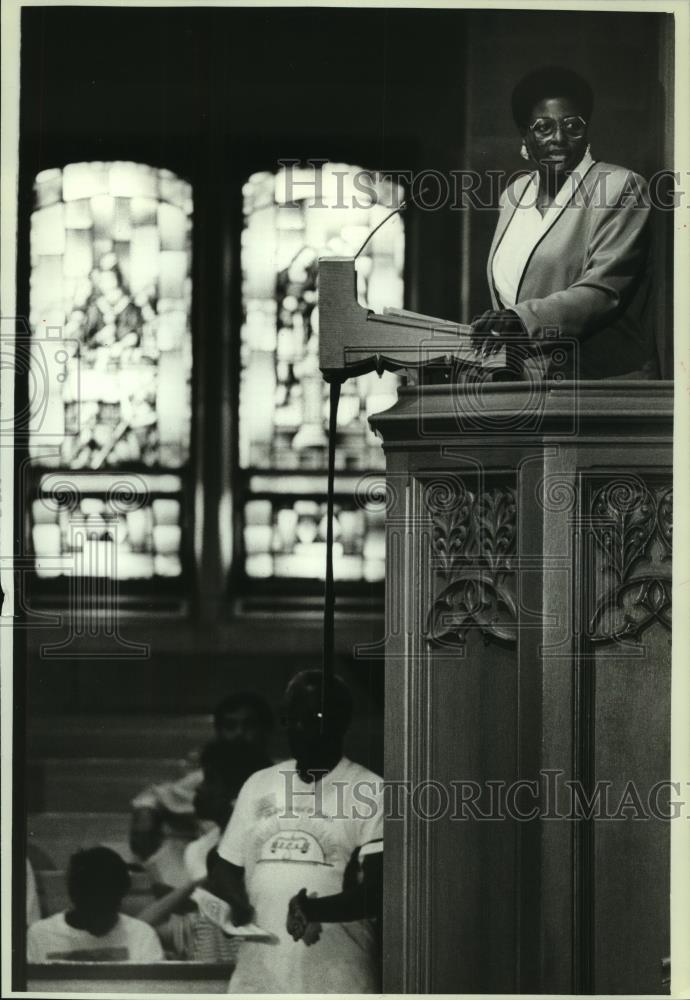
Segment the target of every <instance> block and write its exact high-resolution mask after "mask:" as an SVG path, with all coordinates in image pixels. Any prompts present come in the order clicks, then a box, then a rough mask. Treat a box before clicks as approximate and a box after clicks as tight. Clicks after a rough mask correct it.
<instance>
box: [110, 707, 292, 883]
mask: <svg viewBox="0 0 690 1000" xmlns="http://www.w3.org/2000/svg"><path fill="white" fill-rule="evenodd" d="M273 724H274V722H273V713H272V712H271V709H270V707H269V705H268V703H267V702H266V701H265V700H264V699H263V698H262V697H261V696H260V695H258V694H255V693H254V692H253V691H238V692H235V693H234V694H231V695H228V696H227V697H226V698H223V700H222V701H221V702H220V703H219V704H218V705H217V706H216V708H215V710H214V713H213V726H214V729H215V734H216V739H217V740H223V741H225V742H227V743H228V744H229V745H231V746H236V747H237V748H238V750H239V751H240V752H241V751H242V750H243V749H244V748H245V747H252V748H256V749H257V750H260V751H262V752H263V753H264V755H265V758H266V764H269V763H270V757H269V755H268V753H267V751H266V748H267V745H268V741H269V738H270V735H271V731H272V729H273ZM192 756H193V757H194V758H197V757H198V753H196V752H195V753H194V754H193V755H192ZM202 779H203V773H202V770H201V768H200V767H199V765H198V760H196V759H195V761H194V763H193V765H192V764H191V762H190V769H189V771H188V773H186V774H184V775H182V777H180V778H178V779H177V780H176V781H163V782H159V783H158V784H154V785H149V786H148V787H147V788H144V789H143V790H142V791H141V792H139V794H138V795H136V796H135V797H134V799H132V803H131V806H132V819H131V827H130V847H131V849H132V853H133V854H134V855H135V857H137V858H138V859H139V860H140V861H142V862H144V863H146V864H147V867H149V869H150V870H151V872H152V874H153V876H154V878H156V877H158V876H159V875H162V881H165V882H167V883H168V884H170V885H175V886H179V885H181V884H183V883H184V871H183V869H182V867H181V865H180V863H179V862H180V861H181V858H178V854H179V853H180V852H179V851H178V850H176V848H178V847H179V846H180V841H184V840H192V839H194V838H195V837H198V836H199V834H200V833H201V832H202V831H201V830H200V829H199V823H198V818H197V816H196V815H195V812H194V797H195V795H196V793H197V791H198V789H199V786H200V785H201V782H202ZM166 848H167V851H166ZM168 855H169V856H168ZM180 879H181V881H180Z"/></svg>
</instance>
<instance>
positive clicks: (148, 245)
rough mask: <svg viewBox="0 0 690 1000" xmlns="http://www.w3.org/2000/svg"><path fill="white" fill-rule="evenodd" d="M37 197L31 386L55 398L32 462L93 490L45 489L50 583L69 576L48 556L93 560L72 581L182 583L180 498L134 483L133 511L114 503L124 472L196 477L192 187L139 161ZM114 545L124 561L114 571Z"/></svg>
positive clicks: (40, 519)
mask: <svg viewBox="0 0 690 1000" xmlns="http://www.w3.org/2000/svg"><path fill="white" fill-rule="evenodd" d="M34 195H35V207H34V211H33V213H32V216H31V288H30V325H31V331H32V352H31V365H32V371H31V377H32V380H33V382H34V384H36V385H42V386H44V387H45V401H44V413H43V416H42V420H41V421H40V427H37V428H36V429H34V430H32V432H31V435H30V441H29V452H30V456H31V460H32V463H33V464H34V465H35V466H36V467H37V468H38V469H55V470H58V469H59V470H62V471H63V472H64V473H67V474H68V475H67V476H66V480H67V481H69V482H70V483H71V482H74V481H76V479H78V481H79V482H80V483H81V485H82V490H83V493H82V494H81V495H80V496H78V497H77V498H76V499H74V498H72V500H71V501H70V504H69V505H67V506H66V505H65V504H63V503H62V502H61V501H60V500H59V499H56V498H55V497H51V494H50V489H48V488H45V485H43V486H42V487H41V489H40V490H39V496H38V497H37V499H36V500H35V501H34V504H33V507H32V512H31V517H32V522H31V524H32V537H33V542H34V550H35V554H36V556H37V564H38V565H37V572H38V573H39V575H44V576H51V575H57V573H58V572H62V571H61V570H60V571H58V570H57V569H56V567H55V566H53V567H49V566H47V563H46V560H47V559H48V557H49V556H50V557H55V556H58V555H59V556H61V557H64V556H66V555H69V554H70V553H76V552H81V553H82V557H83V558H80V560H77V561H78V562H79V566H80V567H81V568H75V566H76V562H75V566H73V567H72V570H69V569H68V570H66V572H70V571H71V572H76V573H78V574H80V575H81V574H83V575H96V576H97V575H103V572H104V570H103V566H104V565H108V566H109V567H111V568H110V569H109V570H108V573H109V574H111V575H117V576H121V577H122V578H127V579H130V578H142V577H143V578H146V577H153V576H176V575H179V573H180V571H181V570H180V546H181V537H180V533H181V526H180V518H179V509H180V503H181V498H180V496H179V495H177V496H175V495H173V496H169V497H167V498H166V499H165V500H164V499H163V498H158V499H157V500H156V499H151V497H150V496H149V495H148V494H146V493H142V494H141V495H138V494H137V489H138V488H139V486H138V484H139V483H144V482H146V480H145V478H142V477H141V476H134V477H133V478H130V479H129V480H128V483H129V485H128V487H127V490H126V491H125V492H128V491H129V492H130V493H132V491H133V493H132V498H131V504H130V506H132V509H131V510H129V511H127V510H124V509H120V508H119V507H118V504H117V503H115V506H114V507H113V504H112V503H111V502H110V501H109V499H108V497H109V496H110V495H111V494H112V491H113V489H114V488H115V486H116V485H117V484H118V483H121V481H122V476H121V475H119V474H118V473H116V472H115V470H129V471H130V472H135V471H136V470H139V471H142V472H144V471H148V472H159V471H162V470H183V469H184V468H185V466H186V465H187V462H188V458H189V447H190V425H191V374H192V345H191V328H190V313H191V256H192V254H191V224H192V190H191V186H190V185H189V184H188V183H187V182H186V181H184V180H182V179H181V178H179V177H177V176H175V174H173V173H172V172H170V171H169V170H162V169H157V168H155V167H150V166H146V165H144V164H139V163H129V162H114V163H100V162H91V163H73V164H69V165H67V166H65V167H64V168H63V169H51V170H45V171H43V172H42V173H40V174H39V175H38V176H37V178H36V182H35V185H34ZM108 470H111V475H110V476H108V475H107V471H108ZM77 471H79V472H80V473H94V474H95V473H98V474H99V475H98V476H97V477H96V476H94V477H93V479H92V480H89V479H88V476H86V477H85V476H84V475H81V476H80V477H75V476H74V474H73V473H75V472H77ZM175 482H176V483H177V486H178V490H177V492H178V494H179V492H180V490H181V489H182V482H181V479H180V477H179V476H178V477H176V478H175ZM168 485H170V483H168ZM173 493H175V491H174V490H173ZM113 495H114V494H113ZM162 503H165V504H168V506H167V507H166V508H165V509H166V511H167V513H165V514H162V513H161V512H162V511H163V507H162V506H161V504H162ZM172 504H176V505H177V506H176V508H175V509H176V511H177V514H176V515H174V517H173V514H172V506H170V505H172ZM156 505H157V506H156ZM120 506H121V505H120ZM116 508H117V509H116ZM157 512H158V513H157ZM161 517H162V518H163V520H161ZM75 525H78V526H79V530H76V529H75ZM82 528H83V529H84V530H83V531H82ZM163 536H165V538H164V539H163ZM156 537H157V538H158V542H157V541H156ZM80 539H81V543H84V544H81V543H80V541H79V540H80ZM161 539H163V540H162V541H161ZM99 546H100V548H99ZM109 546H111V547H112V546H114V547H115V548H114V549H113V551H117V553H118V555H119V559H118V560H115V561H114V560H112V559H108V560H105V562H104V554H105V553H106V551H110V549H109V548H108V547H109ZM87 552H90V553H91V555H93V559H91V558H90V557H89V558H86V555H85V553H87ZM97 553H98V554H99V555H98V557H97V555H96V554H97ZM75 559H76V556H75ZM67 562H69V559H67ZM116 564H117V565H119V568H117V565H116ZM99 567H100V568H99Z"/></svg>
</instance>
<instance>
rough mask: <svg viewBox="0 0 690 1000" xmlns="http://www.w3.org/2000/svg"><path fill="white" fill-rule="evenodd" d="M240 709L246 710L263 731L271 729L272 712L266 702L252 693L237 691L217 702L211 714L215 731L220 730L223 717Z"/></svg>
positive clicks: (272, 722) (272, 724)
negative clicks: (251, 714)
mask: <svg viewBox="0 0 690 1000" xmlns="http://www.w3.org/2000/svg"><path fill="white" fill-rule="evenodd" d="M240 708H248V709H249V710H250V712H252V713H253V715H254V716H255V718H256V721H257V723H258V724H259V726H260V727H261V729H265V730H266V732H267V733H268V732H270V731H271V730H272V729H273V726H274V719H273V712H272V711H271V708H270V706H269V704H268V702H267V701H266V700H265V699H264V698H262V697H261V695H258V694H255V693H254V692H253V691H237V692H236V693H235V694H229V695H228V696H227V697H226V698H223V700H222V701H220V702H218V704H217V705H216V707H215V709H214V712H213V724H214V725H215V727H216V729H220V726H221V723H222V721H223V718H224V716H226V715H230V713H231V712H236V711H237V710H238V709H240Z"/></svg>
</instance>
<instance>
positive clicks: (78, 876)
mask: <svg viewBox="0 0 690 1000" xmlns="http://www.w3.org/2000/svg"><path fill="white" fill-rule="evenodd" d="M129 887H130V877H129V869H128V868H127V865H126V864H125V862H124V861H123V860H122V858H121V857H120V855H119V854H117V853H116V852H115V851H112V850H111V849H110V848H109V847H103V846H99V847H89V848H86V849H84V850H81V851H77V852H76V853H75V854H73V855H72V857H71V858H70V860H69V867H68V869H67V891H68V893H69V897H70V899H71V900H72V902H73V903H74V905H75V906H76V907H77V908H78V909H90V910H97V911H98V910H106V911H107V910H111V909H119V906H120V903H121V902H122V900H123V898H124V897H125V895H126V894H127V891H128V890H129Z"/></svg>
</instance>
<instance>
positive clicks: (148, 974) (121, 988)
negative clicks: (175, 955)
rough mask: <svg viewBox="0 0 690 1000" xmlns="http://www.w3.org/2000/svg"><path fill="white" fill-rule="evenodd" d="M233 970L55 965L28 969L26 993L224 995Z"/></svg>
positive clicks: (221, 966)
mask: <svg viewBox="0 0 690 1000" xmlns="http://www.w3.org/2000/svg"><path fill="white" fill-rule="evenodd" d="M232 970H233V966H232V965H230V964H227V963H221V962H218V963H207V962H161V963H160V964H156V965H135V964H131V965H130V964H129V963H124V962H122V963H117V962H83V963H81V962H79V963H77V962H59V963H54V964H51V965H29V966H28V968H27V993H28V995H29V996H35V995H36V994H42V993H53V994H55V995H57V996H68V995H69V994H71V993H95V994H97V995H100V996H107V995H108V994H110V993H140V994H143V995H145V996H148V995H149V994H155V993H167V994H178V993H191V994H195V995H196V994H205V993H225V992H227V988H228V982H229V981H230V976H231V974H232Z"/></svg>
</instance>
